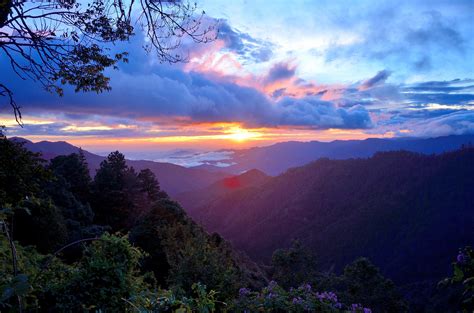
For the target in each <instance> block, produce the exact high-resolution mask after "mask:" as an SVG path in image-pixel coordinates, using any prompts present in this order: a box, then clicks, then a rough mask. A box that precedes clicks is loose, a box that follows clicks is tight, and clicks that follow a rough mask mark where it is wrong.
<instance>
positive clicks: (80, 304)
mask: <svg viewBox="0 0 474 313" xmlns="http://www.w3.org/2000/svg"><path fill="white" fill-rule="evenodd" d="M141 257H142V252H141V251H140V250H139V249H137V248H135V247H132V246H131V245H130V243H129V242H128V240H127V238H126V237H117V236H111V235H107V234H106V235H104V236H102V237H101V238H100V240H97V241H94V242H93V243H92V244H91V245H90V246H87V247H86V248H85V251H84V256H83V258H82V259H81V260H80V262H79V263H78V264H77V266H76V269H75V271H73V273H72V275H71V277H70V278H69V279H68V280H67V281H65V282H64V283H63V284H62V285H61V286H58V288H57V289H55V290H54V294H55V296H56V298H57V305H56V308H57V309H58V310H62V311H78V310H96V311H97V310H101V311H115V310H118V309H119V308H121V307H124V306H125V303H124V300H123V299H128V298H131V297H134V296H135V295H137V294H139V293H140V292H143V291H145V290H147V288H148V287H149V286H148V285H147V283H146V282H145V281H146V277H145V276H143V275H140V273H139V260H140V258H141Z"/></svg>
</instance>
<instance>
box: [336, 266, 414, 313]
mask: <svg viewBox="0 0 474 313" xmlns="http://www.w3.org/2000/svg"><path fill="white" fill-rule="evenodd" d="M340 282H341V286H340V291H339V295H340V296H341V299H342V300H343V301H344V302H346V303H362V304H363V305H364V306H366V307H370V308H371V309H372V310H374V312H388V313H391V312H393V313H396V312H407V311H408V308H407V304H406V303H405V301H404V300H403V299H402V297H401V296H400V295H399V294H398V292H397V288H396V286H395V284H394V283H393V282H392V281H391V280H389V279H386V278H385V277H383V276H382V274H381V273H380V271H379V269H378V268H377V267H376V266H374V265H373V264H372V263H371V262H370V261H369V260H368V259H366V258H359V259H357V260H355V261H354V262H352V263H351V264H349V265H347V266H346V267H345V268H344V274H343V275H342V276H341V277H340Z"/></svg>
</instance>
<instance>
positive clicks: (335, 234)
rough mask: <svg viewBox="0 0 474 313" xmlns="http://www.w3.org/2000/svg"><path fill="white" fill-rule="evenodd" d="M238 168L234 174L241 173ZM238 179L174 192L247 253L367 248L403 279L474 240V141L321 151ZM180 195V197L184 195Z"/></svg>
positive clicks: (333, 264)
mask: <svg viewBox="0 0 474 313" xmlns="http://www.w3.org/2000/svg"><path fill="white" fill-rule="evenodd" d="M246 175H247V174H243V175H241V176H237V177H236V178H235V179H241V178H242V177H245V176H246ZM250 176H251V177H255V179H253V181H252V180H246V183H245V186H242V187H240V188H235V189H233V188H227V189H225V188H223V187H222V186H223V185H224V184H225V183H224V181H221V182H218V183H216V186H220V187H219V188H214V189H213V190H214V193H205V192H204V191H203V190H199V191H196V192H195V194H193V193H192V192H190V193H187V194H181V195H178V199H179V201H181V202H182V203H183V204H184V208H185V209H186V210H187V211H188V212H189V213H190V215H191V216H192V217H193V218H194V219H195V220H197V221H199V222H200V223H202V224H203V225H204V227H205V228H206V229H207V230H208V231H212V232H214V231H215V232H218V233H219V234H221V235H222V236H223V237H224V238H226V239H228V240H230V241H231V242H232V243H233V244H234V245H235V246H236V247H237V248H238V249H242V250H244V251H246V252H247V253H248V254H249V255H250V256H251V257H253V258H254V259H256V260H260V261H264V262H269V260H270V258H271V256H272V252H273V251H274V250H275V249H277V248H281V247H288V246H289V245H290V244H291V242H292V240H293V239H299V240H300V241H302V243H304V244H305V245H306V246H308V247H310V248H311V249H312V250H313V251H314V252H316V253H317V255H318V261H319V262H320V265H321V266H322V267H323V268H326V269H330V268H334V269H335V270H340V269H341V268H342V266H343V265H344V264H347V263H348V262H350V261H351V260H353V259H355V258H357V257H360V256H364V257H369V258H370V259H371V260H372V261H373V262H374V263H375V264H376V265H377V266H379V267H380V268H381V269H382V271H383V272H384V273H385V274H386V275H387V276H388V277H390V278H392V279H394V280H395V281H396V282H397V283H400V284H411V283H415V282H419V281H425V280H430V279H435V280H436V279H439V278H441V277H443V276H444V275H447V273H448V272H449V269H450V266H449V265H450V263H451V261H452V256H453V255H455V254H456V252H457V249H458V248H459V247H462V246H465V245H470V244H471V245H472V244H473V239H474V192H473V191H474V148H472V147H466V148H463V149H460V150H457V151H454V152H448V153H444V154H440V155H423V154H418V153H414V152H407V151H393V152H379V153H376V154H375V155H374V156H372V157H370V158H353V159H347V160H330V159H327V158H325V159H320V160H317V161H314V162H312V163H309V164H307V165H305V166H302V167H297V168H293V169H290V170H288V171H287V172H285V173H284V174H281V175H279V176H277V177H266V176H264V174H263V173H259V174H258V175H257V174H256V173H253V174H252V175H250ZM186 198H187V199H186Z"/></svg>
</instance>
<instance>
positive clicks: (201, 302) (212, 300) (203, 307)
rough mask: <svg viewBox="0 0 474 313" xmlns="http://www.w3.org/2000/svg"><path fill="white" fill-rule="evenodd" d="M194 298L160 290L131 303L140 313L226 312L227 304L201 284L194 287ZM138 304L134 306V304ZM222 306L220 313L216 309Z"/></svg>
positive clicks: (141, 296)
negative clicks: (217, 298)
mask: <svg viewBox="0 0 474 313" xmlns="http://www.w3.org/2000/svg"><path fill="white" fill-rule="evenodd" d="M192 290H193V295H192V297H177V296H176V295H175V294H174V293H173V292H172V291H171V290H158V291H157V292H152V293H150V294H144V295H140V296H139V297H138V298H135V299H131V301H130V302H129V303H130V305H132V306H133V307H134V308H135V309H137V310H138V311H140V312H150V313H151V312H176V313H187V312H200V313H211V312H220V311H225V308H226V304H225V303H222V302H220V301H218V300H216V294H217V293H216V292H215V291H213V290H211V291H209V292H208V291H206V286H205V285H202V284H200V283H195V284H193V285H192ZM132 301H133V302H135V303H137V305H134V304H133V302H132ZM218 305H220V311H217V310H216V308H217V307H218Z"/></svg>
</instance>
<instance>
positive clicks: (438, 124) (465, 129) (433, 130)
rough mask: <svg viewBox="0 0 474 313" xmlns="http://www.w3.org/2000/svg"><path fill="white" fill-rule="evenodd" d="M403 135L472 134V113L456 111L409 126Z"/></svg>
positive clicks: (473, 118) (473, 120) (473, 130)
mask: <svg viewBox="0 0 474 313" xmlns="http://www.w3.org/2000/svg"><path fill="white" fill-rule="evenodd" d="M408 127H409V129H410V130H411V131H410V132H409V133H407V134H405V135H410V136H422V137H438V136H447V135H465V134H474V111H458V112H453V113H450V114H446V115H442V116H438V117H434V118H431V119H428V120H423V121H417V122H415V123H411V125H410V124H409V126H408Z"/></svg>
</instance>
